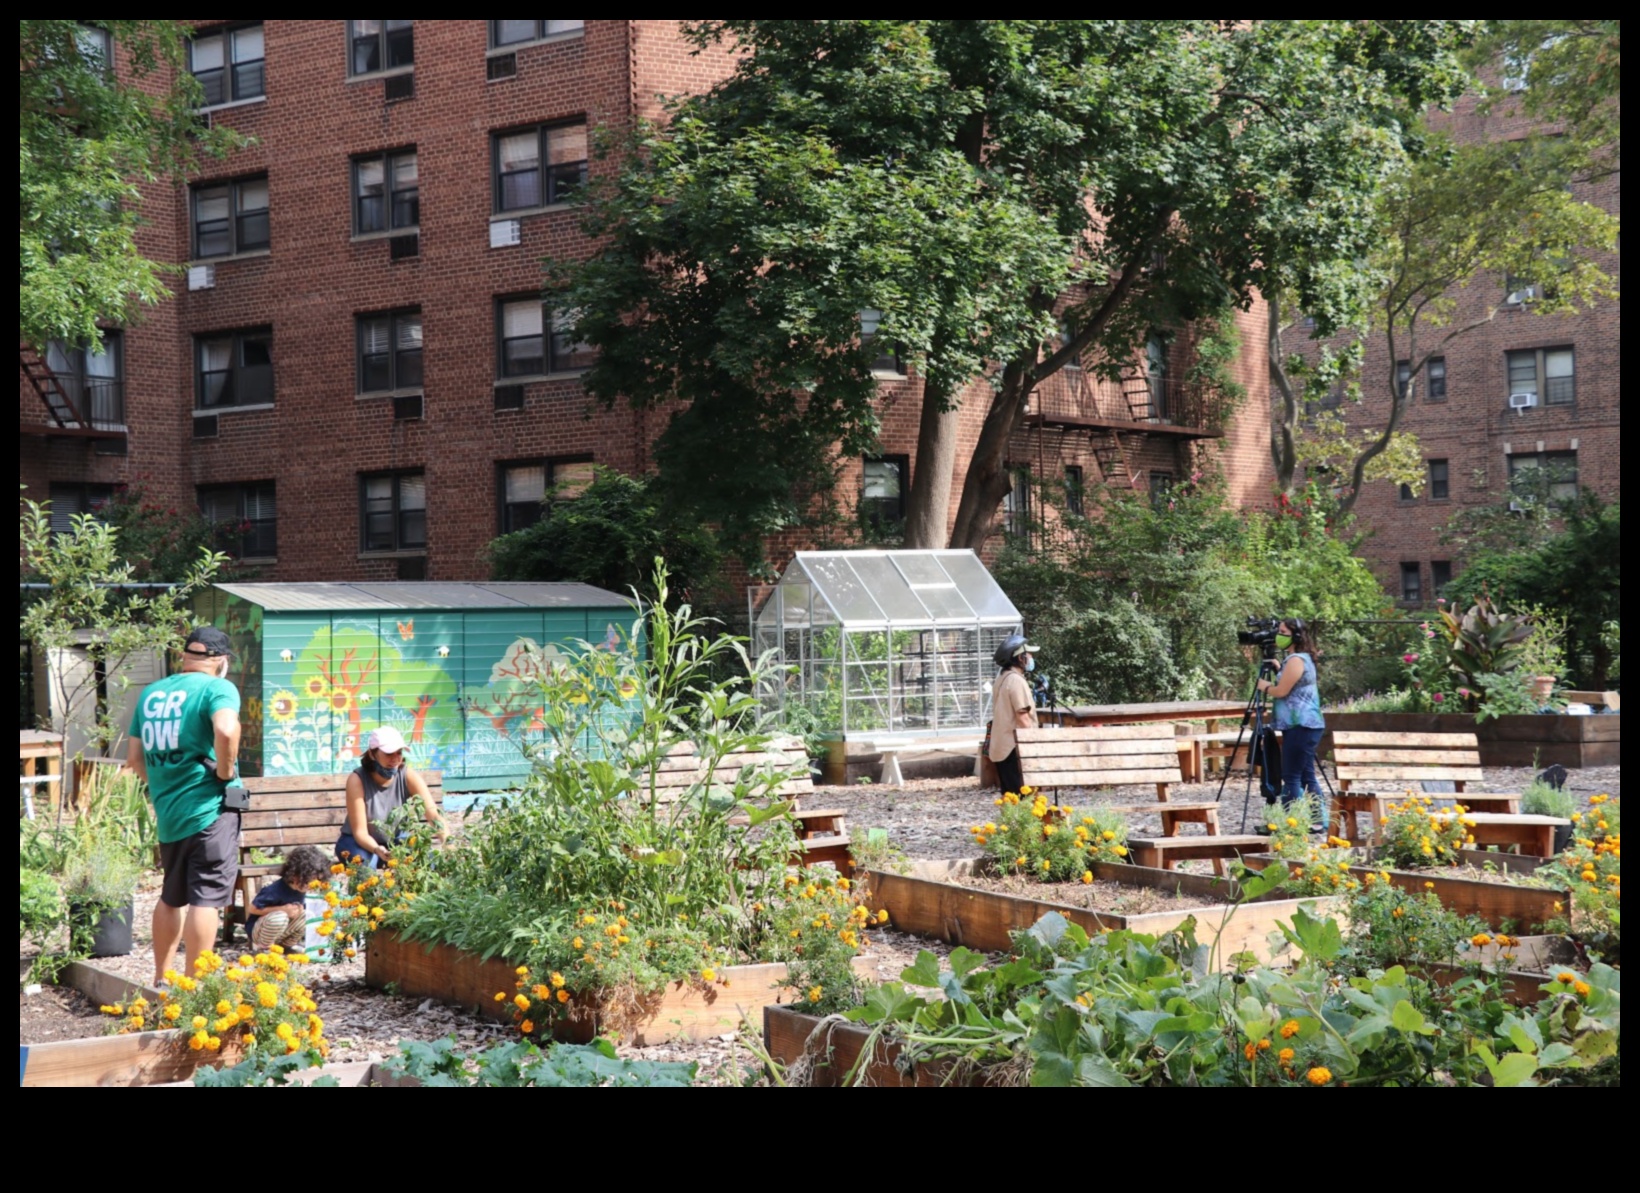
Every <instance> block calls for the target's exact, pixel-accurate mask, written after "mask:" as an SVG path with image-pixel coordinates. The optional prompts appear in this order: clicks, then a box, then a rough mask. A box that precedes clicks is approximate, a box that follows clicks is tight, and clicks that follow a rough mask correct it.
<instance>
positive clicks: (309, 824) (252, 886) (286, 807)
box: [230, 770, 444, 922]
mask: <svg viewBox="0 0 1640 1193" xmlns="http://www.w3.org/2000/svg"><path fill="white" fill-rule="evenodd" d="M419 773H420V774H421V777H422V779H423V780H424V781H425V782H426V783H427V790H428V791H429V792H430V793H431V795H432V797H433V803H434V805H435V806H436V807H440V808H442V807H443V805H444V772H443V771H436V770H424V771H421V772H419ZM245 790H246V791H248V792H250V797H251V810H250V811H249V812H244V813H241V814H240V818H239V878H238V879H237V881H236V885H237V886H238V888H239V894H240V898H241V899H242V900H243V907H249V906H250V905H251V902H252V901H253V900H254V899H255V898H256V892H257V891H258V890H259V889H260V888H261V886H262V880H263V879H265V878H271V877H272V876H273V875H275V874H278V873H279V871H280V869H281V868H282V867H283V865H284V862H283V860H280V861H276V862H253V861H252V860H251V852H252V851H253V850H259V851H261V852H263V853H277V854H280V855H281V858H282V855H283V854H284V852H285V850H287V849H289V848H291V847H292V846H294V845H316V846H318V847H319V848H320V850H322V851H323V852H325V853H330V852H331V851H332V850H333V848H334V847H335V845H336V838H337V837H339V836H340V835H341V832H342V828H343V826H344V825H346V824H347V775H345V774H334V775H276V776H269V777H264V778H259V779H246V780H245ZM232 910H233V909H230V911H232ZM244 914H245V913H244V911H243V910H242V909H241V910H240V911H239V912H238V916H234V917H231V918H233V919H234V920H235V922H239V921H238V917H240V916H243V915H244Z"/></svg>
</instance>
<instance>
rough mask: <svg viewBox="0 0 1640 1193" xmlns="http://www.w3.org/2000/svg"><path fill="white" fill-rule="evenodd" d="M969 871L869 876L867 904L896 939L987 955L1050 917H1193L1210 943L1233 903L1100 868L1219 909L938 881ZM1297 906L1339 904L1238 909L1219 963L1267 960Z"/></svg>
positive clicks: (1312, 906) (1102, 875) (945, 866)
mask: <svg viewBox="0 0 1640 1193" xmlns="http://www.w3.org/2000/svg"><path fill="white" fill-rule="evenodd" d="M976 860H977V859H976ZM975 864H976V862H975V861H965V862H936V863H923V864H922V865H921V866H920V867H919V868H918V870H917V871H916V872H914V873H913V874H910V875H905V874H887V873H883V872H880V871H873V872H871V873H870V875H869V876H868V881H869V883H870V890H871V896H870V899H871V904H872V906H873V907H878V908H882V909H884V910H886V911H887V912H888V915H889V919H890V921H892V923H893V925H894V927H895V928H897V929H899V930H900V931H902V932H910V933H914V934H916V935H919V936H932V937H936V938H938V939H940V940H944V941H948V942H950V943H951V944H959V945H965V946H966V947H968V948H971V949H978V950H980V951H982V952H988V953H990V952H1001V951H1003V950H1006V949H1007V948H1009V946H1010V944H1011V939H1010V934H1011V933H1014V932H1019V931H1023V930H1024V929H1026V928H1029V927H1030V926H1031V925H1032V924H1034V923H1036V922H1037V920H1039V919H1041V918H1042V917H1043V916H1044V915H1046V914H1048V913H1049V912H1050V911H1054V912H1058V913H1059V914H1060V915H1062V916H1064V917H1065V919H1067V920H1068V921H1070V922H1071V923H1073V924H1078V925H1080V926H1081V927H1082V928H1083V929H1085V930H1086V931H1088V932H1089V933H1098V932H1113V931H1117V930H1120V929H1127V930H1129V931H1132V932H1142V933H1145V934H1147V935H1152V936H1155V935H1160V934H1162V933H1164V932H1170V931H1172V930H1174V929H1175V928H1178V927H1179V926H1180V925H1182V924H1183V923H1184V922H1185V920H1187V919H1190V918H1192V917H1194V918H1195V921H1196V939H1197V940H1198V941H1200V942H1201V943H1203V944H1210V943H1212V940H1213V936H1214V933H1216V932H1217V931H1218V930H1219V926H1220V925H1221V924H1222V923H1224V920H1225V916H1226V915H1227V914H1228V913H1229V911H1230V908H1229V907H1228V906H1227V904H1228V902H1229V900H1231V899H1233V898H1234V897H1235V888H1234V885H1233V884H1231V883H1227V882H1225V881H1224V880H1222V879H1217V880H1215V879H1212V878H1208V877H1206V876H1204V875H1199V874H1179V873H1177V872H1174V871H1171V870H1152V869H1149V868H1147V867H1144V866H1123V865H1112V864H1110V863H1105V862H1098V863H1095V864H1094V866H1093V870H1094V876H1095V877H1096V878H1097V879H1098V880H1099V881H1102V882H1120V883H1124V884H1127V885H1130V886H1143V887H1150V888H1153V889H1157V890H1163V891H1172V890H1178V891H1181V892H1183V893H1185V894H1190V895H1195V896H1204V895H1205V896H1208V897H1211V898H1215V899H1217V900H1219V901H1220V903H1219V905H1217V906H1210V907H1205V908H1204V907H1200V906H1196V907H1191V908H1188V909H1182V910H1178V911H1156V912H1149V913H1146V914H1143V915H1121V914H1117V913H1115V912H1105V911H1092V910H1088V909H1086V908H1080V907H1071V906H1067V905H1065V904H1063V903H1059V902H1055V901H1053V900H1052V898H1051V897H1050V898H1047V899H1031V898H1025V897H1021V896H1019V895H1009V894H1001V893H998V892H994V891H985V890H978V889H976V888H974V887H967V886H962V885H960V884H958V883H955V882H951V881H945V880H946V879H949V878H960V877H962V876H963V875H964V874H966V873H971V872H972V867H973V866H974V865H975ZM1043 890H1044V893H1047V894H1050V895H1051V892H1052V890H1053V888H1052V887H1051V886H1049V885H1047V884H1044V886H1043ZM1300 905H1303V906H1305V907H1306V908H1308V909H1309V910H1310V911H1311V913H1312V914H1316V915H1320V914H1324V913H1326V912H1329V911H1331V910H1333V909H1334V908H1335V907H1337V906H1338V905H1339V901H1338V900H1336V899H1318V898H1307V899H1265V900H1260V901H1259V902H1256V903H1249V904H1247V905H1246V906H1244V907H1241V908H1238V909H1237V910H1236V913H1235V915H1234V916H1233V917H1231V919H1230V923H1229V926H1228V927H1227V928H1226V930H1225V935H1224V938H1223V939H1222V940H1221V941H1220V942H1219V950H1218V956H1219V960H1220V963H1221V964H1224V965H1228V964H1229V960H1230V958H1231V957H1232V956H1234V955H1235V954H1237V953H1241V952H1248V953H1252V954H1253V955H1254V956H1256V957H1257V958H1258V959H1259V960H1260V961H1269V960H1271V959H1272V953H1271V949H1270V942H1269V939H1268V937H1269V936H1270V934H1271V933H1272V932H1274V931H1276V925H1277V923H1278V922H1280V921H1283V920H1290V919H1292V918H1293V913H1294V912H1295V911H1296V910H1297V909H1298V908H1299V906H1300Z"/></svg>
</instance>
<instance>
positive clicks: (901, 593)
mask: <svg viewBox="0 0 1640 1193" xmlns="http://www.w3.org/2000/svg"><path fill="white" fill-rule="evenodd" d="M750 599H751V605H752V608H751V622H752V640H753V643H754V645H755V647H756V649H757V651H758V652H759V653H761V652H763V651H769V650H773V651H775V652H776V653H777V654H778V656H779V658H780V661H781V662H783V663H784V664H786V665H787V667H788V668H790V669H791V670H789V671H788V672H787V674H786V675H785V677H784V682H783V683H782V684H781V686H779V687H778V688H777V689H774V690H770V691H768V692H765V693H764V696H765V699H766V700H767V701H768V702H769V703H771V704H773V705H777V706H779V707H780V708H782V709H784V710H787V711H788V712H789V711H790V710H791V709H792V706H793V705H794V704H795V705H798V706H802V707H804V708H807V709H808V711H809V713H811V714H812V715H813V717H814V718H815V720H816V722H817V726H816V727H817V728H818V729H820V730H821V731H823V732H826V733H830V734H836V735H838V736H840V737H842V738H844V739H848V738H859V737H869V736H870V735H872V734H887V733H914V734H917V735H919V736H934V735H938V734H946V733H949V734H963V735H972V734H974V733H975V732H976V731H978V730H981V729H983V728H984V727H985V723H986V721H987V720H989V718H990V715H991V690H990V681H991V679H992V678H993V677H994V675H995V673H996V665H995V664H994V663H993V662H992V658H991V656H992V655H993V654H994V653H995V651H996V648H997V647H998V646H999V645H1001V643H1002V640H1003V639H1004V638H1006V637H1007V636H1008V635H1009V634H1013V633H1017V632H1019V629H1020V625H1021V620H1020V616H1019V611H1018V610H1017V609H1015V608H1014V606H1013V602H1011V601H1010V600H1009V599H1008V597H1007V595H1006V594H1005V593H1004V592H1003V591H1002V589H1001V588H1000V587H998V585H997V582H996V581H995V580H993V579H992V578H991V573H990V572H988V571H986V570H985V565H984V564H983V563H981V562H980V560H979V557H978V556H977V555H975V554H974V553H973V552H972V551H799V552H798V553H797V555H796V557H795V558H794V559H793V560H792V562H791V563H790V565H788V567H787V568H786V571H785V574H784V575H782V576H781V578H780V582H779V583H778V584H776V585H774V586H772V587H769V588H765V589H761V590H757V591H754V592H753V593H752V594H751V598H750Z"/></svg>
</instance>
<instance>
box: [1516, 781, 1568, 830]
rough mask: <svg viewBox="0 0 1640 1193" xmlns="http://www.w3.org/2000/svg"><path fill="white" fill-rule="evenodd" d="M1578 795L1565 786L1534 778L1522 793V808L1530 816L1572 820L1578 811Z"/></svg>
mask: <svg viewBox="0 0 1640 1193" xmlns="http://www.w3.org/2000/svg"><path fill="white" fill-rule="evenodd" d="M1577 806H1578V804H1577V797H1576V796H1575V795H1573V794H1572V793H1571V792H1570V791H1567V790H1566V789H1565V788H1564V787H1552V786H1550V785H1549V784H1548V783H1545V782H1544V781H1543V780H1542V779H1533V780H1532V781H1531V782H1530V783H1528V784H1527V785H1526V787H1525V789H1524V790H1522V791H1521V793H1520V810H1521V811H1522V812H1525V813H1526V814H1527V815H1530V816H1558V817H1560V818H1561V819H1563V820H1570V819H1571V818H1572V816H1573V815H1575V814H1576V812H1577Z"/></svg>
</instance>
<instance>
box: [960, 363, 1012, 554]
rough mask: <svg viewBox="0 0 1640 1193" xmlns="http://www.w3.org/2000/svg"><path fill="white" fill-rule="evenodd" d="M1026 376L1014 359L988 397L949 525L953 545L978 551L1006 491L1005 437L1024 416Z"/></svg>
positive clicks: (988, 535)
mask: <svg viewBox="0 0 1640 1193" xmlns="http://www.w3.org/2000/svg"><path fill="white" fill-rule="evenodd" d="M1027 377H1028V373H1027V370H1026V369H1025V368H1024V367H1023V366H1021V365H1020V364H1019V362H1017V361H1015V362H1013V363H1011V364H1009V365H1008V367H1007V368H1006V369H1004V370H1003V374H1002V385H1001V386H1000V387H999V388H998V390H997V392H996V396H995V397H994V398H992V399H991V408H990V410H988V411H986V414H985V422H984V425H982V426H981V427H980V432H979V440H978V441H977V442H976V443H975V444H974V454H973V456H972V458H970V460H969V462H968V475H967V476H966V477H965V478H964V480H963V484H962V501H961V503H960V504H959V505H958V506H957V521H956V525H955V526H953V527H952V529H951V545H952V546H953V547H966V548H968V549H969V550H970V551H974V552H976V553H978V552H979V551H980V550H981V549H983V548H984V546H985V540H986V539H987V538H989V537H990V533H991V519H992V517H993V516H994V515H995V514H996V511H997V506H999V505H1000V504H1001V503H1002V499H1003V497H1004V496H1006V495H1007V492H1008V487H1009V483H1010V478H1009V477H1008V474H1007V469H1006V464H1007V457H1008V440H1009V439H1010V438H1011V437H1012V436H1013V433H1014V432H1015V431H1016V430H1018V429H1019V427H1020V425H1021V423H1022V422H1023V421H1024V418H1025V398H1026V395H1027V394H1028V393H1029V392H1030V391H1029V386H1028V384H1027Z"/></svg>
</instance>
